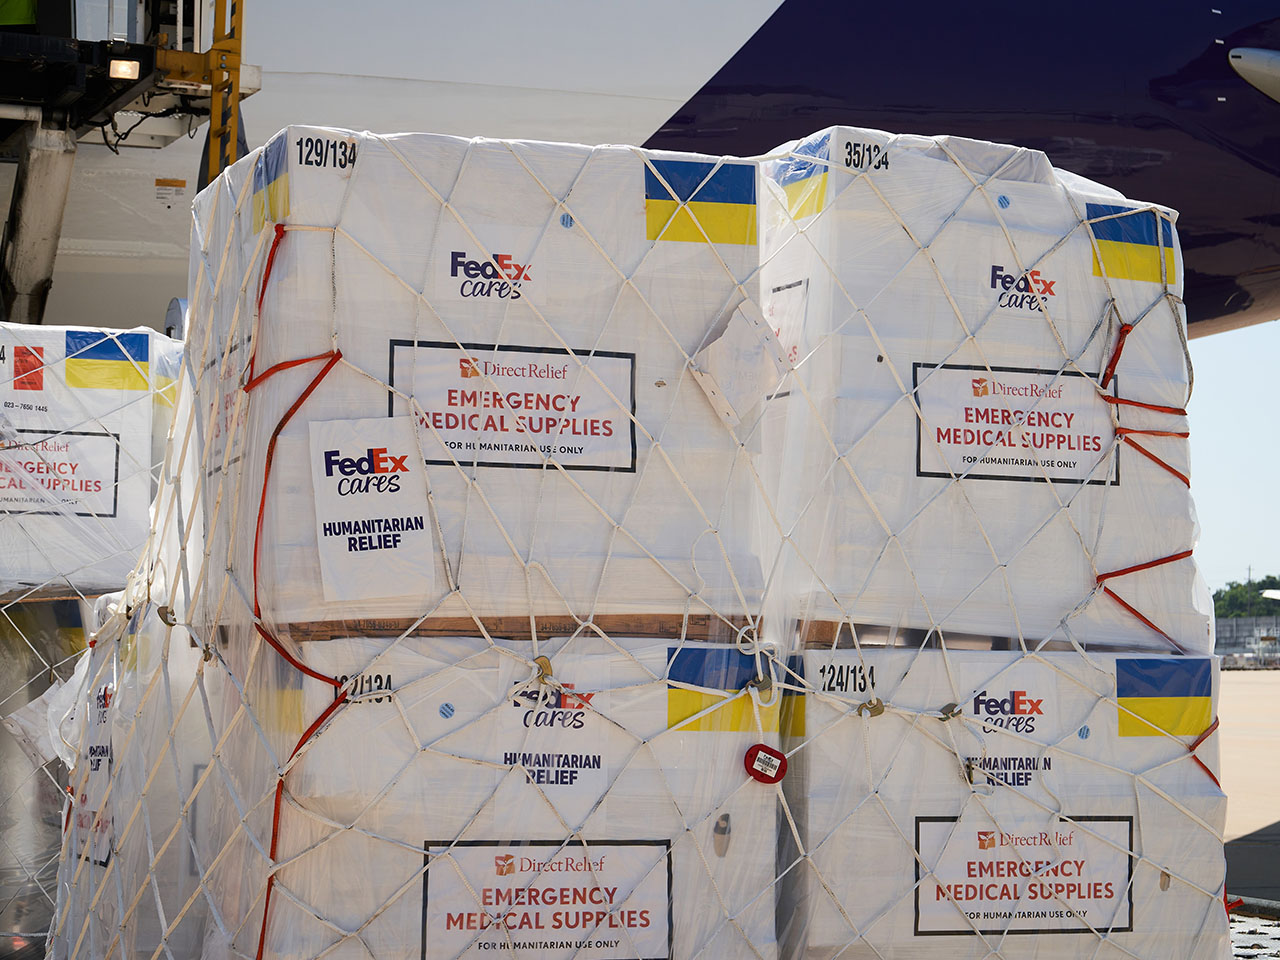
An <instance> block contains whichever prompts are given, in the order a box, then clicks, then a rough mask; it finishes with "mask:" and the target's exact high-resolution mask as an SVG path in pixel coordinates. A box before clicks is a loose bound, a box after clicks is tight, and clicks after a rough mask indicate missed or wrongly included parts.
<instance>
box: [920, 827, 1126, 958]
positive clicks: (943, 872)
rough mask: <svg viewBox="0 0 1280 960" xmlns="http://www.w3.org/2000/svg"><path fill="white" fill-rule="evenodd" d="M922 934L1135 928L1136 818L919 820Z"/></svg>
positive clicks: (1119, 929) (1070, 931) (1083, 931)
mask: <svg viewBox="0 0 1280 960" xmlns="http://www.w3.org/2000/svg"><path fill="white" fill-rule="evenodd" d="M916 849H917V850H919V851H920V857H921V862H923V863H926V864H936V866H934V868H933V872H932V874H931V875H927V876H923V879H922V873H921V868H920V865H919V862H917V864H916V879H917V880H918V881H919V883H918V885H917V886H916V893H915V896H916V904H915V915H916V920H915V935H916V936H918V937H924V936H944V935H948V934H969V935H974V934H976V933H992V934H1003V933H1004V932H1006V931H1008V932H1009V933H1091V932H1092V931H1091V930H1090V927H1092V928H1093V929H1094V930H1103V931H1105V930H1111V931H1125V930H1132V929H1133V895H1132V891H1131V887H1130V883H1129V880H1130V877H1131V876H1132V874H1133V860H1132V858H1131V857H1130V855H1129V851H1130V850H1131V849H1133V818H1132V817H1072V818H1070V819H1066V818H1063V819H1060V820H1059V821H1058V823H1057V824H1056V825H1055V826H1054V827H1052V828H1050V829H1040V828H1036V827H1032V826H1030V825H1028V826H1025V827H1024V826H1019V827H1017V828H1015V829H1012V830H1010V831H1009V832H1006V831H1005V830H1002V829H1001V828H1000V827H999V826H997V825H996V824H995V823H993V822H992V821H990V820H988V819H986V818H985V817H981V818H978V817H974V818H966V819H965V821H964V823H960V822H958V818H956V817H916Z"/></svg>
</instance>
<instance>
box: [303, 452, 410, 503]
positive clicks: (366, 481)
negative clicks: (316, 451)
mask: <svg viewBox="0 0 1280 960" xmlns="http://www.w3.org/2000/svg"><path fill="white" fill-rule="evenodd" d="M408 459H409V454H407V453H406V454H400V455H397V454H393V453H388V452H387V448H386V447H369V448H368V449H367V450H365V452H364V455H363V456H360V457H344V456H343V455H342V451H341V450H326V451H325V452H324V475H325V476H326V477H332V476H333V475H334V474H335V473H337V474H338V496H340V497H346V496H350V495H351V494H353V493H396V492H398V491H399V489H400V478H399V477H398V476H396V474H400V473H408V472H409V468H408V467H407V466H406V465H405V464H406V461H408Z"/></svg>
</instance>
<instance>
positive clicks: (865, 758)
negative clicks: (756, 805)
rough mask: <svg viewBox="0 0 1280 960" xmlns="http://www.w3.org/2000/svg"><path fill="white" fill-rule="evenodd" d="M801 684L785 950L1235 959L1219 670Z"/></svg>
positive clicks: (961, 662)
mask: <svg viewBox="0 0 1280 960" xmlns="http://www.w3.org/2000/svg"><path fill="white" fill-rule="evenodd" d="M804 670H805V676H806V678H807V680H808V681H809V684H810V685H811V687H810V689H811V690H812V692H811V693H809V694H807V695H806V696H805V700H806V704H805V710H804V714H805V718H806V723H807V734H808V739H807V741H805V740H804V738H803V737H797V738H796V739H794V740H790V741H788V746H789V747H790V748H791V750H793V751H794V752H792V754H791V763H792V765H793V772H792V773H791V774H789V775H788V778H787V780H786V781H785V790H786V795H787V798H788V801H789V803H790V804H791V806H792V809H793V810H796V811H803V814H802V822H803V827H802V829H801V837H802V841H803V843H804V845H805V849H806V851H807V853H808V855H809V856H808V858H807V859H806V860H802V861H800V862H799V863H797V864H796V865H795V868H794V869H792V870H791V871H790V872H788V873H787V874H786V879H785V881H784V886H785V889H784V893H783V896H782V907H781V909H780V917H784V918H786V924H787V929H786V930H785V932H784V933H782V934H781V935H782V936H783V937H784V943H785V951H784V952H785V955H787V956H795V957H806V958H819V957H822V958H830V957H835V956H842V957H844V956H852V957H872V956H877V955H878V956H894V957H912V958H921V960H924V958H944V957H945V958H966V957H974V958H980V957H987V956H991V955H993V954H998V955H999V956H1001V957H1009V958H1015V957H1064V958H1065V957H1081V958H1083V957H1122V956H1139V957H1148V956H1149V957H1174V956H1176V957H1187V958H1192V957H1194V958H1206V960H1210V958H1212V960H1220V958H1223V957H1226V956H1229V955H1230V943H1229V938H1228V934H1227V916H1226V911H1225V910H1224V909H1223V884H1224V880H1225V876H1226V862H1225V860H1224V858H1223V852H1222V839H1221V838H1222V829H1223V827H1224V824H1225V819H1226V797H1225V796H1224V795H1223V793H1222V790H1221V788H1220V787H1219V785H1218V782H1217V775H1218V770H1219V766H1218V743H1217V737H1216V735H1213V734H1212V733H1210V735H1209V736H1207V737H1206V736H1203V735H1204V734H1206V733H1207V732H1209V731H1210V730H1211V724H1212V722H1213V718H1214V717H1215V716H1216V715H1217V696H1218V661H1217V658H1215V657H1166V656H1152V655H1146V654H1140V653H1135V654H1132V655H1130V654H1098V655H1089V656H1081V655H1079V654H1076V653H1049V654H1043V655H1039V656H1020V655H1018V654H1014V653H997V652H972V651H969V652H964V651H961V652H956V651H951V652H944V651H941V650H921V651H907V650H887V649H878V650H876V649H870V648H867V649H864V650H862V651H860V652H859V651H856V650H834V651H810V652H808V653H806V654H805V656H804ZM870 701H878V702H879V704H880V707H881V708H883V710H882V712H881V711H880V710H878V709H873V707H874V704H873V705H872V707H868V706H867V704H868V702H870ZM860 708H861V709H860ZM1193 745H1194V749H1192V748H1193ZM794 858H795V848H794V846H792V847H791V849H790V851H789V853H788V855H787V857H786V858H785V860H786V862H788V863H790V861H791V860H793V859H794Z"/></svg>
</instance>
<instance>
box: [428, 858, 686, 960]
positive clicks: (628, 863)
mask: <svg viewBox="0 0 1280 960" xmlns="http://www.w3.org/2000/svg"><path fill="white" fill-rule="evenodd" d="M426 860H427V866H428V869H427V872H426V876H425V878H424V882H423V886H422V896H423V904H422V956H423V958H425V960H446V958H448V960H455V958H457V960H462V958H472V957H495V956H511V957H541V958H564V960H569V958H574V960H635V958H641V960H667V958H670V956H671V937H672V925H671V896H672V890H671V849H670V844H669V842H668V841H666V840H614V841H608V840H590V841H587V843H586V845H585V846H584V845H583V844H581V843H576V842H575V843H564V842H562V841H560V840H517V841H510V842H504V841H491V840H456V841H453V842H448V841H445V842H441V843H434V842H430V841H428V843H427V844H426Z"/></svg>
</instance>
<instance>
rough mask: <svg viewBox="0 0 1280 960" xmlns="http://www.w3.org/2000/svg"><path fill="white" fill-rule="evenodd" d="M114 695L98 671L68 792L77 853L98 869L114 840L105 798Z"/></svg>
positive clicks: (111, 682)
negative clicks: (83, 740) (83, 736)
mask: <svg viewBox="0 0 1280 960" xmlns="http://www.w3.org/2000/svg"><path fill="white" fill-rule="evenodd" d="M108 649H109V648H108ZM95 660H97V662H91V664H90V669H93V668H95V667H98V668H100V667H101V660H100V658H95ZM115 692H116V684H115V678H114V676H113V675H112V674H111V672H110V671H102V670H100V669H99V672H98V673H96V674H95V676H94V682H93V683H92V684H91V685H90V688H89V717H88V721H87V723H86V724H85V726H86V728H87V731H88V732H87V736H86V741H87V742H86V743H85V745H84V748H83V752H82V754H81V757H80V764H78V765H77V767H76V769H75V771H74V772H73V778H72V785H73V787H74V788H75V790H74V791H73V793H72V796H73V798H74V799H73V802H72V804H71V811H72V819H71V825H72V828H73V829H74V831H75V834H76V837H77V839H78V841H79V843H78V845H79V847H80V849H81V851H83V850H84V849H85V848H86V847H87V848H88V851H89V852H88V858H89V859H90V860H92V861H93V862H94V863H96V864H98V866H100V867H105V866H106V865H107V863H108V862H109V861H110V860H111V850H112V846H113V843H114V839H115V832H114V829H113V828H114V824H113V822H112V816H111V799H110V797H109V795H108V793H109V791H110V788H111V783H112V781H111V774H112V763H113V759H114V754H113V751H112V747H111V714H110V709H111V700H112V698H113V697H114V696H115ZM81 764H82V765H83V766H81ZM81 855H84V854H83V853H82V854H81Z"/></svg>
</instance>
